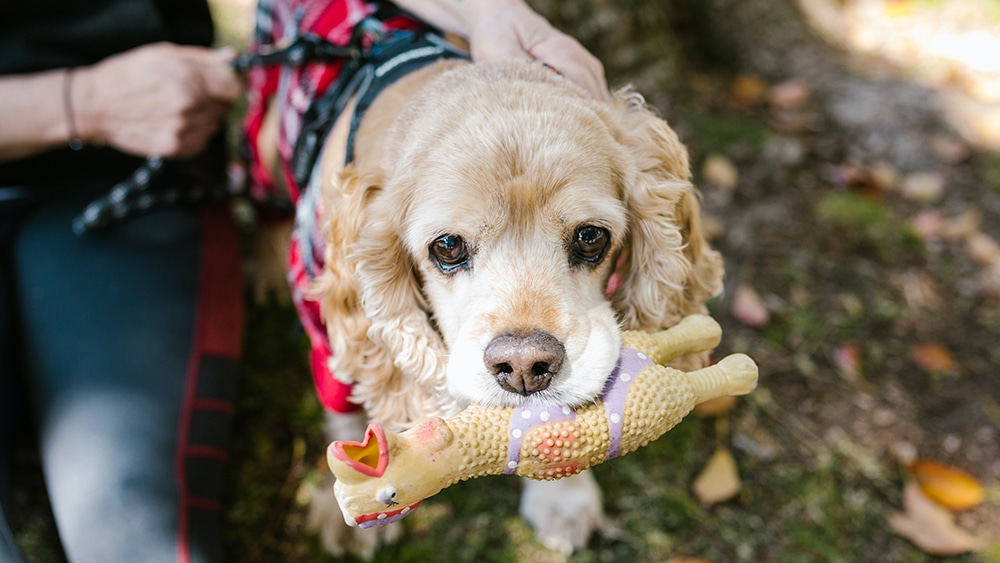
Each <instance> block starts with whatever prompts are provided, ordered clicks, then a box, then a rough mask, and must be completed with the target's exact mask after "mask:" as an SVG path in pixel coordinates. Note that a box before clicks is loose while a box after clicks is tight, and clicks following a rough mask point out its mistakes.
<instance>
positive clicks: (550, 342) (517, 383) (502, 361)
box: [483, 331, 566, 396]
mask: <svg viewBox="0 0 1000 563" xmlns="http://www.w3.org/2000/svg"><path fill="white" fill-rule="evenodd" d="M565 359H566V349H565V348H563V345H562V343H561V342H559V340H557V339H556V337H554V336H552V335H551V334H546V333H544V332H538V331H534V332H529V333H526V334H505V335H503V336H498V337H496V338H494V339H493V341H492V342H490V343H489V345H488V346H487V347H486V351H485V352H484V353H483V362H484V363H485V364H486V369H488V370H490V373H492V374H493V375H494V377H496V379H497V383H499V384H500V387H503V388H504V389H506V390H507V391H510V392H512V393H519V394H521V395H524V396H528V395H530V394H532V393H537V392H538V391H542V390H543V389H546V388H548V386H549V383H551V382H552V376H553V375H555V373H556V372H558V371H559V368H561V367H562V363H563V360H565Z"/></svg>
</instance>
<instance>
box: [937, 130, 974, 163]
mask: <svg viewBox="0 0 1000 563" xmlns="http://www.w3.org/2000/svg"><path fill="white" fill-rule="evenodd" d="M930 144H931V152H933V153H934V155H935V156H937V157H938V158H940V159H941V160H943V161H945V162H947V163H949V164H955V163H956V162H961V161H963V160H965V159H966V158H969V155H970V154H972V149H970V148H969V145H968V144H967V143H964V142H962V141H961V140H960V139H957V138H955V137H952V136H950V135H935V136H934V137H931V142H930Z"/></svg>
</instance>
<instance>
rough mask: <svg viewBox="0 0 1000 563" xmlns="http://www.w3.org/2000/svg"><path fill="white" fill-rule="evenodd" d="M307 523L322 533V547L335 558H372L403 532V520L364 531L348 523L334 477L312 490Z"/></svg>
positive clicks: (311, 529) (313, 530) (315, 530)
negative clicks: (377, 551)
mask: <svg viewBox="0 0 1000 563" xmlns="http://www.w3.org/2000/svg"><path fill="white" fill-rule="evenodd" d="M306 525H307V526H308V528H309V530H310V531H312V532H315V533H316V534H318V535H319V537H320V541H321V542H322V544H323V547H324V548H325V549H326V550H327V551H328V552H330V554H331V555H333V556H334V557H342V556H344V555H345V554H347V553H350V554H351V555H353V556H355V557H358V558H360V559H364V560H369V559H371V558H372V556H374V555H375V550H376V549H378V547H379V546H380V545H386V544H390V543H393V542H395V541H396V540H398V539H399V537H400V536H401V535H402V533H403V528H402V523H400V522H395V523H392V524H389V525H387V526H382V527H378V528H368V529H364V530H363V529H361V528H352V527H351V526H348V525H347V522H345V521H344V515H343V513H342V512H341V511H340V505H339V504H337V497H336V496H335V495H334V493H333V481H332V480H327V481H326V482H325V483H324V484H323V485H322V486H318V487H316V488H315V489H314V490H313V491H312V498H311V499H310V500H309V517H308V520H307V521H306Z"/></svg>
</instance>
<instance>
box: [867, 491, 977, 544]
mask: <svg viewBox="0 0 1000 563" xmlns="http://www.w3.org/2000/svg"><path fill="white" fill-rule="evenodd" d="M903 508H904V512H892V513H890V514H889V515H888V517H887V520H888V523H889V527H890V528H892V529H893V531H894V532H896V533H897V534H899V535H901V536H903V537H904V538H906V539H908V540H910V541H911V542H913V544H914V545H916V546H917V547H919V548H920V549H922V550H923V551H925V552H927V553H930V554H933V555H958V554H960V553H966V552H969V551H975V550H978V549H981V548H982V547H983V546H984V543H983V541H982V540H980V539H979V538H977V537H976V536H974V535H972V534H970V533H969V532H967V531H965V530H963V529H962V528H959V527H958V526H957V525H956V524H955V519H954V517H953V516H952V514H951V513H950V512H948V510H947V509H945V508H944V507H942V506H940V505H938V504H935V503H934V501H932V500H931V499H929V498H927V497H926V496H925V495H924V493H923V492H922V490H921V488H920V485H918V484H917V482H916V481H909V482H907V483H906V486H905V487H904V488H903Z"/></svg>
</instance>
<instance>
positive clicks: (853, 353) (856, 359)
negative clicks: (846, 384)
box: [833, 343, 861, 380]
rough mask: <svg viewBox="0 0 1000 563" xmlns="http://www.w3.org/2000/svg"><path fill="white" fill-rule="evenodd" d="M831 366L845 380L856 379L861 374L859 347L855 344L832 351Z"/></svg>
mask: <svg viewBox="0 0 1000 563" xmlns="http://www.w3.org/2000/svg"><path fill="white" fill-rule="evenodd" d="M833 364H834V365H835V366H837V371H839V372H840V373H841V375H843V376H844V377H846V378H847V379H849V380H852V379H855V378H857V377H858V375H860V374H861V347H860V346H858V345H857V344H855V343H851V344H845V345H843V346H840V347H838V348H837V349H836V350H834V351H833Z"/></svg>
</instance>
